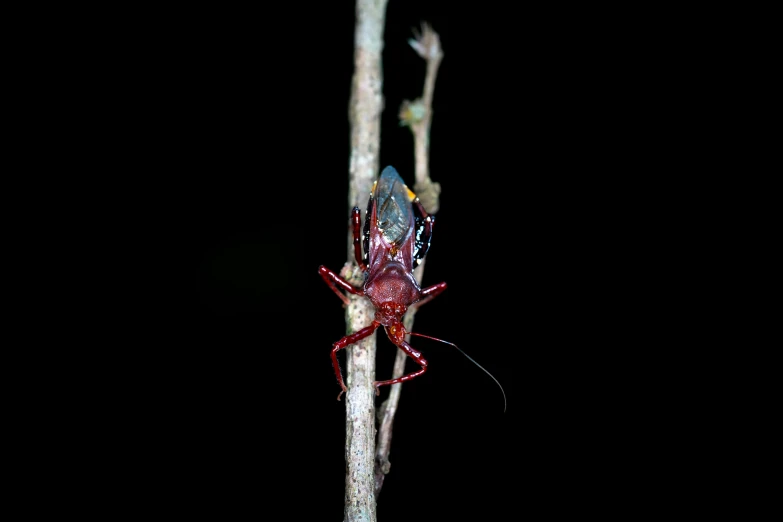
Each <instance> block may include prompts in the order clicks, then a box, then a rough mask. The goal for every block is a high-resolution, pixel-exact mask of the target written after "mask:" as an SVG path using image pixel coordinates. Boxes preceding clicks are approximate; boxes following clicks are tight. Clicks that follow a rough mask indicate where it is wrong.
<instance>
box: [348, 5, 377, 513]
mask: <svg viewBox="0 0 783 522" xmlns="http://www.w3.org/2000/svg"><path fill="white" fill-rule="evenodd" d="M386 3H387V0H357V2H356V27H355V33H354V74H353V82H352V85H351V101H350V122H351V158H350V168H349V194H348V203H349V207H353V206H354V205H359V208H364V207H365V205H364V204H361V202H362V199H363V198H367V197H368V196H369V194H370V189H371V187H372V183H373V181H374V180H375V178H376V177H377V172H378V166H379V155H378V153H379V150H380V129H381V112H382V110H383V98H382V84H383V76H382V68H381V52H382V50H383V31H384V25H385V20H386ZM364 203H366V199H365V200H364ZM351 244H352V239H351V236H350V233H349V237H348V259H349V260H350V259H352V258H353V251H352V248H351ZM350 265H351V263H350V262H349V263H347V264H346V267H348V266H350ZM344 271H345V270H344ZM344 275H349V274H344ZM354 275H355V274H354ZM347 279H349V280H350V279H351V278H350V277H347ZM352 282H357V281H356V279H354V280H353V281H352ZM349 298H350V299H351V303H350V305H349V306H348V307H347V308H346V315H345V320H346V326H347V331H348V333H352V332H356V331H357V330H359V329H361V328H363V327H365V326H368V325H369V324H370V323H371V321H372V319H373V318H374V309H373V307H372V304H371V303H370V302H369V300H367V299H365V298H363V297H357V296H350V297H349ZM375 339H376V337H375V335H371V336H369V337H367V338H366V339H364V340H362V341H360V342H358V343H356V344H355V345H351V346H349V347H348V348H347V354H346V372H347V387H348V391H347V393H346V395H345V435H346V437H345V460H346V464H347V469H346V477H345V513H344V514H345V519H344V520H345V522H375V520H376V500H375V482H374V473H373V471H374V459H373V456H374V449H375V387H374V386H373V381H374V380H375V346H376V343H375Z"/></svg>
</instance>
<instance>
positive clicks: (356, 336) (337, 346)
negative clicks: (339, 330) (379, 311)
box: [332, 321, 380, 401]
mask: <svg viewBox="0 0 783 522" xmlns="http://www.w3.org/2000/svg"><path fill="white" fill-rule="evenodd" d="M378 326H380V323H378V322H376V321H373V322H372V324H371V325H370V326H366V327H364V328H362V329H361V330H359V331H358V332H354V333H352V334H351V335H346V336H345V337H343V338H342V339H340V340H339V341H337V342H336V343H334V344H333V345H332V366H334V373H335V375H337V382H338V383H339V384H340V388H342V391H341V392H340V393H339V395H337V400H338V401H339V400H340V397H341V396H342V394H343V393H344V392H346V391H348V389H347V388H346V387H345V383H344V382H343V373H342V372H341V371H340V363H339V362H337V352H338V351H340V350H342V349H343V348H345V347H346V346H348V345H349V344H354V343H356V342H357V341H361V340H362V339H364V338H365V337H368V336H370V335H372V333H373V332H374V331H375V330H376V329H377V328H378Z"/></svg>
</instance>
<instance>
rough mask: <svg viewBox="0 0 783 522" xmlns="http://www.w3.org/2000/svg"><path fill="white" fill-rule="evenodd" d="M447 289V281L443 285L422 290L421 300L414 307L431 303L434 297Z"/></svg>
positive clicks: (439, 284)
mask: <svg viewBox="0 0 783 522" xmlns="http://www.w3.org/2000/svg"><path fill="white" fill-rule="evenodd" d="M445 289H446V283H445V281H444V282H443V283H438V284H437V285H432V286H428V287H427V288H424V289H422V291H421V297H422V298H421V299H419V300H418V301H416V303H415V304H414V306H416V307H417V308H418V307H419V306H421V305H423V304H424V303H427V302H429V301H430V300H431V299H432V298H433V297H435V296H436V295H438V294H440V293H441V292H443V291H444V290H445Z"/></svg>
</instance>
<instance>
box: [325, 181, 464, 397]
mask: <svg viewBox="0 0 783 522" xmlns="http://www.w3.org/2000/svg"><path fill="white" fill-rule="evenodd" d="M351 219H352V221H353V247H354V256H355V257H356V262H357V264H358V265H359V267H360V268H361V269H362V271H363V272H364V274H365V281H364V286H363V287H362V288H356V287H354V286H353V285H351V284H350V283H349V282H348V281H346V280H345V279H343V278H342V277H340V276H339V275H338V274H337V273H336V272H334V271H332V270H330V269H328V268H326V267H325V266H323V265H321V266H320V267H319V268H318V273H319V274H321V277H323V279H324V281H326V284H328V285H329V287H330V288H331V289H332V290H334V292H335V293H336V294H337V295H338V296H340V299H342V300H343V302H345V303H346V304H348V303H349V301H348V298H347V297H346V296H345V295H344V294H343V293H342V292H341V291H340V289H342V290H345V291H346V292H349V293H351V294H354V295H361V296H364V297H367V298H368V299H369V300H370V302H372V304H373V306H374V307H375V319H374V320H373V322H372V324H370V326H367V327H365V328H362V329H361V330H359V331H358V332H354V333H353V334H350V335H346V336H345V337H343V338H342V339H340V340H339V341H337V342H336V343H334V344H333V347H332V365H333V366H334V372H335V374H336V375H337V382H338V383H339V384H340V388H342V391H341V392H340V394H339V395H337V400H340V397H341V396H342V394H343V393H344V392H345V391H347V390H346V387H345V383H344V382H343V376H342V372H341V371H340V365H339V363H338V362H337V352H338V351H339V350H342V349H343V348H345V347H346V346H348V345H350V344H354V343H356V342H357V341H359V340H361V339H364V338H365V337H368V336H370V335H372V333H373V332H375V330H376V329H377V328H378V327H379V326H383V327H384V328H385V329H386V335H388V337H389V339H390V340H391V342H393V343H394V344H395V345H397V346H398V347H399V348H400V349H402V350H403V351H405V353H406V354H408V356H409V357H410V358H412V359H413V360H414V361H416V363H417V364H418V365H419V366H421V369H419V370H416V371H415V372H412V373H409V374H407V375H403V376H402V377H398V378H396V379H389V380H387V381H375V383H374V385H375V393H376V395H377V394H379V393H380V392H379V391H378V387H379V386H385V385H387V384H394V383H398V382H404V381H408V380H410V379H413V378H414V377H418V376H419V375H421V374H423V373H424V372H426V371H427V361H426V360H425V359H424V357H422V356H421V352H419V351H417V350H416V349H414V348H413V347H412V346H411V345H410V344H408V343H407V342H406V341H405V334H406V333H410V334H411V335H418V336H420V337H428V338H431V337H429V336H425V335H421V334H416V333H413V332H407V331H406V330H405V327H404V326H403V324H402V318H403V316H404V315H405V312H406V311H407V310H408V308H409V307H410V306H412V305H414V304H415V305H416V306H421V305H422V304H424V303H426V302H427V301H429V300H430V299H432V298H433V297H435V296H436V295H438V294H440V293H441V292H443V291H444V290H445V289H446V283H438V284H436V285H433V286H429V287H426V288H424V289H422V288H420V286H419V283H418V282H417V281H416V278H415V277H414V276H413V269H414V268H416V266H418V265H419V263H421V260H422V259H423V258H424V256H425V255H426V254H427V250H429V247H430V241H431V239H432V226H433V224H434V222H435V216H431V215H429V214H427V212H426V211H425V210H424V207H423V206H422V204H421V202H420V201H419V198H418V197H416V194H414V193H413V192H412V191H411V190H410V189H409V188H408V187H407V186H406V185H405V183H404V182H403V180H402V178H401V177H400V175H399V174H398V173H397V171H396V170H395V169H394V168H393V167H391V166H389V167H386V168H385V169H384V170H383V172H381V175H380V177H379V178H378V180H377V181H376V182H375V184H374V185H373V188H372V191H371V192H370V201H369V203H368V205H367V214H366V217H365V221H364V231H363V233H360V225H361V217H360V212H359V207H354V208H353V211H352V212H351ZM362 247H364V254H362ZM338 287H339V288H338ZM431 339H434V338H431ZM435 340H438V341H440V339H435ZM443 342H445V341H443ZM447 344H452V343H447Z"/></svg>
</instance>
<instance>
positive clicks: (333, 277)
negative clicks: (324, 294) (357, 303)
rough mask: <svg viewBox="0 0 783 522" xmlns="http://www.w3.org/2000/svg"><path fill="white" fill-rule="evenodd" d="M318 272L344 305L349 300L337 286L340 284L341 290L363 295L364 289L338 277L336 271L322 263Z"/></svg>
mask: <svg viewBox="0 0 783 522" xmlns="http://www.w3.org/2000/svg"><path fill="white" fill-rule="evenodd" d="M318 273H319V274H321V277H322V278H323V279H324V281H326V284H327V285H329V288H331V289H332V290H334V293H335V294H337V295H338V296H339V297H340V299H342V300H343V303H345V304H346V305H347V304H350V301H349V300H348V298H347V297H345V294H343V293H342V292H341V291H340V290H339V289H338V288H337V286H340V287H341V288H342V289H343V290H345V291H346V292H350V293H352V294H353V295H364V290H360V289H358V288H356V287H354V286H353V285H352V284H351V283H349V282H348V281H346V280H345V279H343V278H342V277H340V275H339V274H338V273H337V272H334V271H333V270H330V269H328V268H326V267H325V266H323V265H321V266H319V267H318ZM336 285H337V286H336Z"/></svg>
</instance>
